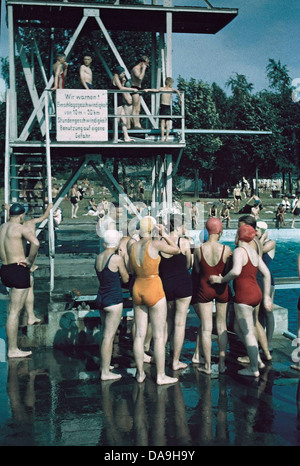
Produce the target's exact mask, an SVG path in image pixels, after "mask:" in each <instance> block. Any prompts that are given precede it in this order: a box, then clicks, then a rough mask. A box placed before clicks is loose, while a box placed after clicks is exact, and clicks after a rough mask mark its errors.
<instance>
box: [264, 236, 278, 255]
mask: <svg viewBox="0 0 300 466" xmlns="http://www.w3.org/2000/svg"><path fill="white" fill-rule="evenodd" d="M275 245H276V243H275V241H273V240H272V239H270V240H269V241H267V242H266V243H265V244H263V247H262V251H263V253H266V252H270V251H272V250H273V249H275Z"/></svg>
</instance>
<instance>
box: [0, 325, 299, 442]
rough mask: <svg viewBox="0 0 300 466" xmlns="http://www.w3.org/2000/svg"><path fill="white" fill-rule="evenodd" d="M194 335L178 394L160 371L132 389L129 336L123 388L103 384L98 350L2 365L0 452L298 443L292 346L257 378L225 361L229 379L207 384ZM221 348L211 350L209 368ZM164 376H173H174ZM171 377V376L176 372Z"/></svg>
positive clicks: (117, 360) (48, 352)
mask: <svg viewBox="0 0 300 466" xmlns="http://www.w3.org/2000/svg"><path fill="white" fill-rule="evenodd" d="M196 330H197V326H196V324H195V321H194V320H193V319H189V326H188V329H187V333H186V342H185V345H184V350H183V355H182V360H183V361H185V362H189V365H188V367H187V369H185V370H183V371H180V372H179V374H178V372H177V373H176V375H179V382H178V383H177V384H175V385H169V386H157V385H156V383H155V382H154V380H155V378H154V374H155V367H154V366H153V365H150V364H145V369H146V372H147V378H146V380H145V382H144V383H142V384H138V383H137V382H136V381H135V378H134V375H135V368H134V361H133V357H132V352H131V342H130V340H129V339H128V336H126V335H125V336H120V343H119V345H117V346H116V347H115V350H114V356H113V363H114V364H115V367H118V372H120V373H121V374H122V376H123V377H122V379H120V380H118V381H106V382H101V381H100V379H99V355H98V350H97V348H89V349H84V348H80V349H78V348H77V349H69V350H58V349H52V348H51V349H50V348H42V349H35V350H34V354H33V356H32V357H31V358H30V359H26V360H20V359H16V360H9V361H8V362H2V363H0V378H1V385H0V445H2V446H4V445H7V446H14V445H18V446H19V445H36V446H68V445H74V446H77V445H78V446H103V447H122V446H124V447H137V446H146V447H150V446H151V447H155V446H156V447H158V446H159V447H164V446H165V447H174V446H176V447H197V446H203V445H209V446H221V445H224V446H234V445H242V446H254V445H255V446H260V445H264V446H273V445H278V446H293V445H299V444H300V422H299V419H300V418H299V414H300V413H299V404H298V403H299V398H298V394H299V393H298V392H299V377H298V373H297V372H296V371H293V370H291V369H290V363H291V361H290V357H289V356H288V354H290V353H289V352H291V342H290V341H289V340H287V339H284V338H283V337H282V339H280V340H278V342H275V344H274V346H275V349H274V352H273V361H272V363H271V364H268V365H266V368H265V369H264V370H263V371H262V372H261V377H260V378H259V379H258V380H257V379H253V380H252V379H251V380H249V379H248V378H246V377H241V376H239V375H238V373H237V371H238V369H239V368H240V366H238V365H237V364H236V357H237V354H234V353H233V352H232V351H230V352H229V355H228V362H227V367H228V370H227V372H226V374H220V375H218V376H211V377H210V376H206V375H204V374H202V373H199V372H198V371H197V365H195V364H191V362H190V361H191V356H192V354H193V349H194V342H195V335H196ZM216 354H217V346H216V342H215V341H214V342H213V362H214V364H215V363H216V362H217V358H216ZM167 373H168V374H169V375H172V371H171V370H170V369H169V368H168V370H167ZM173 375H175V373H174V372H173Z"/></svg>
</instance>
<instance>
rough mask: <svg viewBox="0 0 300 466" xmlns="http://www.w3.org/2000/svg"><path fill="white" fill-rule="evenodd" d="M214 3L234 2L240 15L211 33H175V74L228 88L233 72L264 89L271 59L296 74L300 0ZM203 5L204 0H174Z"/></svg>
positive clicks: (299, 70) (299, 69)
mask: <svg viewBox="0 0 300 466" xmlns="http://www.w3.org/2000/svg"><path fill="white" fill-rule="evenodd" d="M209 1H210V3H211V4H212V5H213V6H214V7H217V8H220V7H224V8H237V9H238V10H239V11H238V15H237V16H236V17H235V19H233V21H231V22H230V23H229V24H228V25H227V26H226V27H225V28H223V29H222V30H221V31H220V32H218V33H217V34H214V35H210V34H184V35H183V34H174V36H173V75H174V77H175V78H177V77H178V75H181V76H182V77H183V78H185V79H190V78H195V79H197V80H198V79H201V80H203V81H204V82H207V83H209V84H211V83H213V82H216V84H218V85H219V86H220V87H221V88H222V89H224V90H226V89H227V88H226V87H225V83H226V81H227V80H228V79H229V78H230V77H231V76H234V74H235V73H238V74H243V75H245V76H246V78H247V81H248V82H250V83H252V84H253V90H254V92H258V91H260V90H263V89H266V88H267V87H268V79H267V77H266V67H267V65H268V62H269V59H270V58H273V59H274V60H275V61H276V62H277V61H279V60H280V62H281V64H282V65H286V66H287V69H288V71H289V76H290V77H291V78H292V79H294V78H300V60H299V53H300V1H299V0H288V1H285V0H209ZM174 2H176V4H179V3H180V4H182V5H184V4H185V5H186V4H189V5H190V6H204V1H203V0H185V1H183V0H174Z"/></svg>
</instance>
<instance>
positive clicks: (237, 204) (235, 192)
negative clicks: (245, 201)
mask: <svg viewBox="0 0 300 466" xmlns="http://www.w3.org/2000/svg"><path fill="white" fill-rule="evenodd" d="M233 199H234V211H235V213H238V212H239V210H240V203H241V199H242V191H241V188H240V185H239V183H237V184H236V185H235V188H234V190H233Z"/></svg>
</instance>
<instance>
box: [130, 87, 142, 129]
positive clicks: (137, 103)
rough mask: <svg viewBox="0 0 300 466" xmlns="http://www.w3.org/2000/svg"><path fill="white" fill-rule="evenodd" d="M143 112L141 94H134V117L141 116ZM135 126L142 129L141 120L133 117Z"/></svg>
mask: <svg viewBox="0 0 300 466" xmlns="http://www.w3.org/2000/svg"><path fill="white" fill-rule="evenodd" d="M140 110H141V98H140V95H139V94H132V115H139V114H140ZM133 124H134V127H135V128H141V123H140V118H139V117H138V116H134V117H133Z"/></svg>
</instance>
